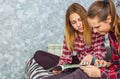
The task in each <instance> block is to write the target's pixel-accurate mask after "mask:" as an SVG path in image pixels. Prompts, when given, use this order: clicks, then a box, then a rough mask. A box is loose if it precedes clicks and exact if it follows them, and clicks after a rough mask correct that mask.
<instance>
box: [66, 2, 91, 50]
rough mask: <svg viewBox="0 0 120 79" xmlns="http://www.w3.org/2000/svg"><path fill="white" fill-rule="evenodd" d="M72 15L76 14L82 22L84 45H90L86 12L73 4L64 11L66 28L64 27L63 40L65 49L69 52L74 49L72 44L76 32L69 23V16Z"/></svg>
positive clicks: (89, 31) (89, 30)
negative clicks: (65, 45)
mask: <svg viewBox="0 0 120 79" xmlns="http://www.w3.org/2000/svg"><path fill="white" fill-rule="evenodd" d="M72 13H77V14H78V15H79V16H80V17H81V20H82V23H83V27H84V32H83V39H84V43H85V44H86V45H91V28H90V27H89V24H88V22H87V11H86V10H85V9H84V7H82V6H81V5H80V4H78V3H73V4H72V5H70V6H69V7H68V9H67V11H66V27H65V40H66V44H67V47H68V49H69V50H70V51H73V49H74V42H75V38H76V34H78V32H77V31H76V30H75V29H74V28H73V27H72V25H71V23H70V19H69V17H70V15H71V14H72Z"/></svg>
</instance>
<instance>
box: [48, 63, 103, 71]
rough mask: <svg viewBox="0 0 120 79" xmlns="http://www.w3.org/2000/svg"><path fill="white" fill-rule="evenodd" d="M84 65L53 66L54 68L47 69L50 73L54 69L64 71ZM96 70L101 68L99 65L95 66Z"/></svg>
mask: <svg viewBox="0 0 120 79" xmlns="http://www.w3.org/2000/svg"><path fill="white" fill-rule="evenodd" d="M85 66H86V65H80V64H65V65H60V66H55V67H52V68H50V69H48V70H49V71H52V70H54V69H56V70H62V71H64V70H66V69H72V68H80V67H85ZM96 67H98V68H100V67H102V66H100V65H98V66H96Z"/></svg>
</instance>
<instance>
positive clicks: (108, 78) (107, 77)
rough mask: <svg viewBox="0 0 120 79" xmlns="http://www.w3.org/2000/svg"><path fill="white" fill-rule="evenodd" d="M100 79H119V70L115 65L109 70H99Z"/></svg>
mask: <svg viewBox="0 0 120 79" xmlns="http://www.w3.org/2000/svg"><path fill="white" fill-rule="evenodd" d="M100 70H101V79H120V69H119V67H118V66H117V65H112V66H110V68H108V69H107V68H101V69H100Z"/></svg>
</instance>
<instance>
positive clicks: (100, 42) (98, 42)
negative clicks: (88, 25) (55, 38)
mask: <svg viewBox="0 0 120 79" xmlns="http://www.w3.org/2000/svg"><path fill="white" fill-rule="evenodd" d="M104 41H105V37H104V36H103V35H100V34H98V33H93V34H92V45H91V46H89V47H88V46H85V44H84V42H83V39H81V38H80V37H79V36H78V37H77V38H76V40H75V47H74V52H76V54H77V57H78V59H79V60H80V61H81V60H82V59H83V58H84V57H85V56H86V55H87V54H91V55H95V56H96V57H97V58H98V59H104V57H105V54H106V48H105V46H104ZM72 56H73V53H72V52H70V51H69V50H68V48H67V46H66V41H65V39H64V45H63V53H62V56H61V57H60V61H59V64H58V65H63V64H70V63H72Z"/></svg>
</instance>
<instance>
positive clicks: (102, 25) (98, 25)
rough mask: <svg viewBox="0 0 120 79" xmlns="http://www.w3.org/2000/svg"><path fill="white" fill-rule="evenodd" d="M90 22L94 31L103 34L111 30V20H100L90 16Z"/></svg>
mask: <svg viewBox="0 0 120 79" xmlns="http://www.w3.org/2000/svg"><path fill="white" fill-rule="evenodd" d="M88 23H89V24H90V26H91V27H92V28H93V31H94V32H98V33H100V34H102V35H105V34H107V33H108V32H109V31H110V29H111V28H110V21H108V20H106V21H101V22H99V19H98V18H97V17H95V18H92V19H91V18H88Z"/></svg>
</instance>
